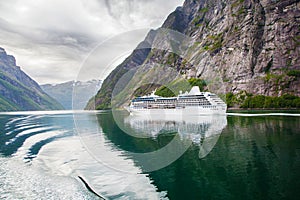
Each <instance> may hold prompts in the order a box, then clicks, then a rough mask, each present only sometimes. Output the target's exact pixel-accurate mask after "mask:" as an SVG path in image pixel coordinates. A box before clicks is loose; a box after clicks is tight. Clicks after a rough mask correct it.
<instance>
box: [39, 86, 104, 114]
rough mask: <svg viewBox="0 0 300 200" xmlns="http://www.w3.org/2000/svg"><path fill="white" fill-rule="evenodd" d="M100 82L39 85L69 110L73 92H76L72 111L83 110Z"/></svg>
mask: <svg viewBox="0 0 300 200" xmlns="http://www.w3.org/2000/svg"><path fill="white" fill-rule="evenodd" d="M100 85H101V81H100V80H91V81H86V82H83V81H76V82H74V81H69V82H65V83H61V84H45V85H41V87H42V89H43V90H44V91H45V92H46V93H47V94H49V95H50V96H52V97H53V98H55V99H56V100H57V101H58V102H60V103H61V104H62V105H63V106H64V108H65V109H67V110H71V109H72V103H73V98H72V97H73V91H74V92H76V94H78V95H76V99H74V100H76V101H74V109H84V107H85V105H86V104H87V102H88V100H89V99H90V98H92V97H93V96H94V95H95V94H96V92H97V91H98V90H99V88H100ZM74 94H75V93H74Z"/></svg>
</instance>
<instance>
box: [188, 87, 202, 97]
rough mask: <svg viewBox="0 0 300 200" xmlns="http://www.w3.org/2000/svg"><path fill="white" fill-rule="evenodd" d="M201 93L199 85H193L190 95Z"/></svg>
mask: <svg viewBox="0 0 300 200" xmlns="http://www.w3.org/2000/svg"><path fill="white" fill-rule="evenodd" d="M199 94H201V92H200V88H199V86H193V87H192V89H191V91H190V92H189V95H199Z"/></svg>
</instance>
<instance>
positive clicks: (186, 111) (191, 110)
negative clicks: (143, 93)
mask: <svg viewBox="0 0 300 200" xmlns="http://www.w3.org/2000/svg"><path fill="white" fill-rule="evenodd" d="M126 109H127V110H128V111H129V112H130V113H132V114H134V115H177V116H178V115H182V116H187V115H189V116H190V115H211V114H214V115H224V114H226V107H225V106H224V107H223V106H222V107H217V108H209V107H200V106H199V107H187V108H174V109H136V108H131V107H127V108H126Z"/></svg>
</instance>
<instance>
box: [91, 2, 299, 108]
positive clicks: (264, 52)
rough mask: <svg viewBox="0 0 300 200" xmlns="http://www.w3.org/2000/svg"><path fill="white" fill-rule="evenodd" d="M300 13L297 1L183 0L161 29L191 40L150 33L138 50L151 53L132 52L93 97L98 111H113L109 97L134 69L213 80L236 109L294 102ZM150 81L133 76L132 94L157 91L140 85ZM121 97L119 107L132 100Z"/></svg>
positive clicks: (297, 68)
mask: <svg viewBox="0 0 300 200" xmlns="http://www.w3.org/2000/svg"><path fill="white" fill-rule="evenodd" d="M299 8H300V3H299V1H297V0H281V1H274V0H261V1H256V0H186V1H185V2H184V5H183V6H182V7H178V8H177V9H176V10H175V11H174V12H173V13H171V14H170V15H169V16H168V18H167V19H166V21H165V22H164V23H163V25H162V28H164V29H172V30H175V31H178V32H180V33H182V34H184V35H186V36H187V37H188V38H189V40H188V41H183V42H182V41H180V40H179V41H178V40H176V38H175V39H174V38H171V39H170V40H169V41H167V39H166V37H162V34H161V32H163V30H161V28H160V29H158V30H155V31H153V30H152V31H151V32H150V33H149V34H148V35H147V37H146V39H145V40H144V41H143V42H142V43H141V44H140V45H143V44H145V43H147V44H148V46H150V48H149V47H148V48H144V49H139V48H137V49H136V50H134V51H133V53H132V54H131V55H130V56H129V57H128V58H127V59H126V60H125V61H124V62H123V63H122V64H120V65H119V66H117V68H116V69H115V70H114V71H112V72H111V74H110V75H109V76H108V77H107V78H106V79H105V80H104V82H103V86H102V88H101V89H100V91H99V92H98V93H97V95H96V97H95V102H96V109H106V108H110V107H111V105H110V103H111V98H112V91H113V90H114V88H115V86H116V84H117V82H118V81H119V79H120V77H122V76H123V75H124V74H126V73H127V72H129V71H130V70H131V69H133V68H135V67H136V66H141V65H147V64H153V63H160V64H163V65H168V66H169V67H171V68H173V69H174V70H176V71H177V72H178V73H179V74H181V75H182V76H183V77H185V78H186V79H189V78H197V79H203V80H208V82H212V81H211V80H213V78H214V77H217V78H215V79H218V81H219V82H220V83H221V84H219V86H220V88H222V90H223V91H222V93H225V94H227V96H230V97H231V98H232V99H235V100H236V101H235V103H237V104H242V103H243V101H244V100H245V99H248V100H249V99H251V98H252V97H255V96H262V97H263V98H264V99H266V98H265V97H268V96H271V97H281V96H283V95H285V94H289V95H291V96H288V98H290V99H291V100H293V101H294V99H296V98H297V97H299V96H300V56H299V55H300V51H299V48H300V47H299V45H300V37H299V35H300V29H299V24H300V23H299V22H300V9H299ZM170 35H171V34H170ZM157 46H160V47H163V48H162V49H166V48H165V47H167V46H170V47H171V48H169V49H171V50H174V49H177V50H178V51H179V52H180V56H179V55H178V53H172V51H171V52H170V51H167V50H159V49H158V48H153V47H157ZM151 47H152V48H151ZM175 52H176V50H175ZM140 71H141V70H140ZM149 72H150V70H149V71H147V74H148V75H149V76H151V77H155V76H157V77H156V78H157V79H161V78H162V77H167V76H169V74H168V73H166V72H165V71H164V70H161V71H160V73H156V74H153V73H152V74H151V73H149ZM150 74H151V75H150ZM149 76H148V78H149ZM148 78H145V77H143V78H141V74H139V75H138V76H137V75H136V74H135V75H133V76H132V77H131V79H130V85H131V86H134V88H133V91H136V90H138V87H143V89H142V93H144V94H145V93H148V92H149V91H151V90H153V89H154V88H157V87H158V86H157V85H155V84H148V85H145V84H144V83H145V81H144V82H143V81H141V80H146V79H148ZM153 80H154V79H153ZM148 82H149V81H148ZM124 85H126V84H124ZM125 88H126V86H124V87H123V88H121V89H125ZM118 90H119V91H121V90H120V89H118ZM126 90H128V88H126ZM131 92H132V91H131ZM218 92H220V91H216V93H218ZM121 93H122V94H121ZM118 95H119V94H118ZM118 95H117V96H118ZM119 96H121V97H122V99H125V100H124V101H123V102H122V103H126V102H128V100H129V99H130V98H132V94H131V96H130V94H129V93H124V92H120V95H119ZM232 96H233V97H232ZM120 99H121V98H120ZM232 99H231V100H232ZM295 101H296V100H295ZM297 101H298V100H297ZM248 103H249V102H248ZM279 104H280V102H279ZM277 106H280V105H277ZM87 108H89V106H87Z"/></svg>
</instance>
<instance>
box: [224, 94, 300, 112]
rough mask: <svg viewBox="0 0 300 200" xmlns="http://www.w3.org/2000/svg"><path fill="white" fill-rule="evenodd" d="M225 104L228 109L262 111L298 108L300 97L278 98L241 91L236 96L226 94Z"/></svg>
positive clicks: (286, 95) (285, 95)
mask: <svg viewBox="0 0 300 200" xmlns="http://www.w3.org/2000/svg"><path fill="white" fill-rule="evenodd" d="M226 103H227V105H228V107H237V108H245V109H246V108H262V109H270V108H272V109H274V108H275V109H276V108H278V109H281V108H284V109H289V108H297V109H299V108H300V97H298V96H294V95H291V94H284V95H282V96H279V97H271V96H264V95H253V94H250V93H247V92H245V91H242V92H240V93H238V94H233V93H227V94H226Z"/></svg>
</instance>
